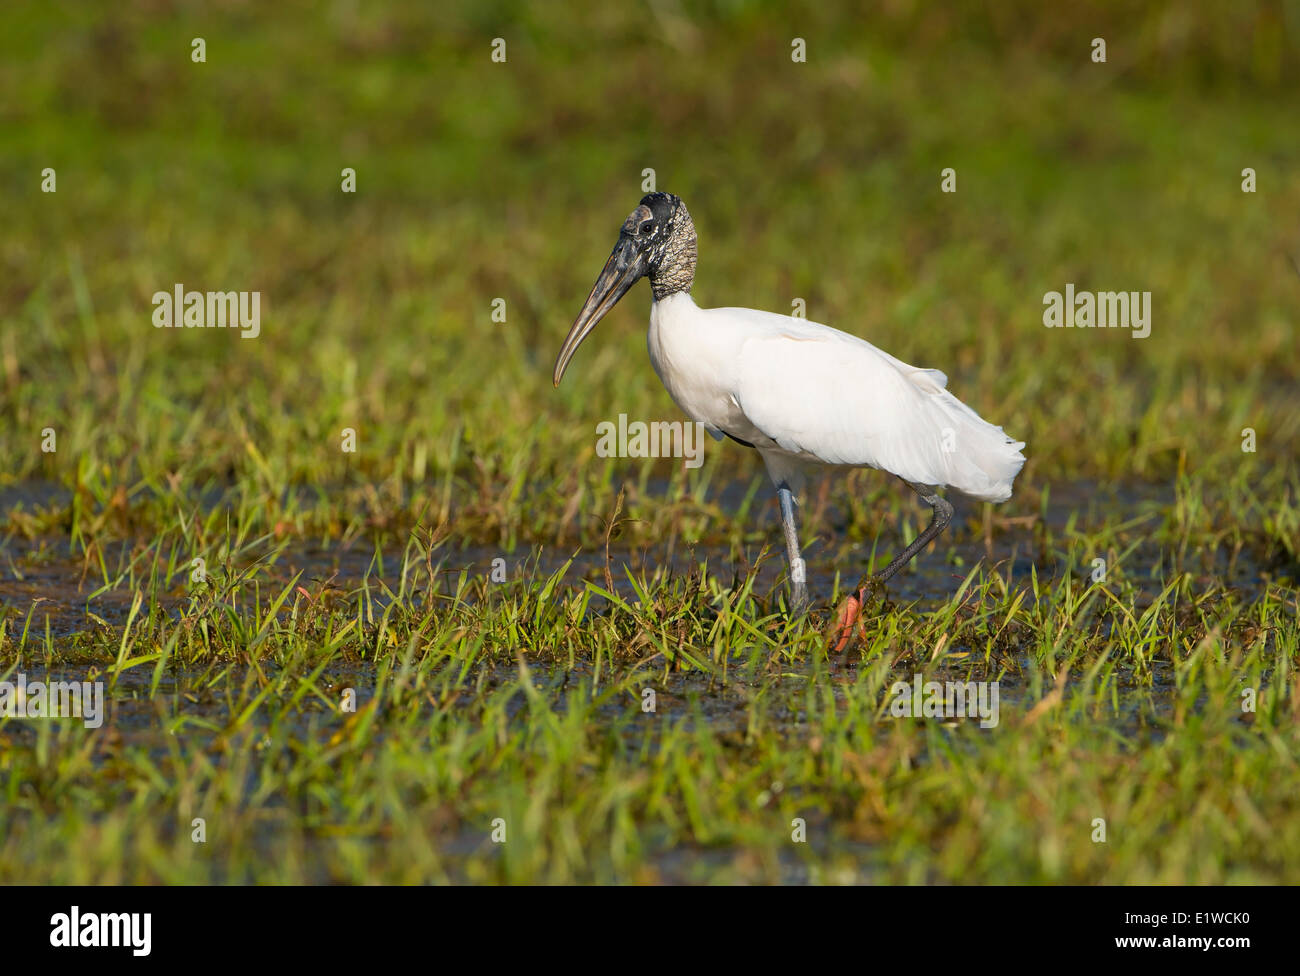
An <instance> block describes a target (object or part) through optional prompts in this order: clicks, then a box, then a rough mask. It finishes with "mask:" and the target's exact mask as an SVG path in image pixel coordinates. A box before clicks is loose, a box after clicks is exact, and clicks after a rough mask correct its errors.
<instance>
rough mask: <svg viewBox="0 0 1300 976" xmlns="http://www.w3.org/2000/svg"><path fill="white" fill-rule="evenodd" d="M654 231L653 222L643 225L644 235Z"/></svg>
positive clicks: (648, 221)
mask: <svg viewBox="0 0 1300 976" xmlns="http://www.w3.org/2000/svg"><path fill="white" fill-rule="evenodd" d="M654 229H655V225H654V221H653V220H647V221H646V222H645V223H644V224H642V225H641V233H642V234H648V233H650V232H651V231H652V230H654Z"/></svg>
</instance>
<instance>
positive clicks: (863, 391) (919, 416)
mask: <svg viewBox="0 0 1300 976" xmlns="http://www.w3.org/2000/svg"><path fill="white" fill-rule="evenodd" d="M647 346H648V348H649V352H650V362H651V363H652V364H653V365H654V368H655V372H656V373H658V374H659V379H660V380H662V381H663V384H664V387H665V388H666V389H667V390H668V393H669V394H670V395H671V396H672V398H673V400H674V401H675V402H676V403H677V405H678V406H679V407H681V409H682V410H683V412H685V413H686V415H687V416H689V417H690V418H691V419H692V420H698V421H700V422H701V423H703V424H704V425H705V428H706V429H707V430H709V431H710V433H712V434H713V435H714V436H715V437H718V438H721V437H722V436H723V435H724V434H730V435H731V436H732V437H735V438H738V439H740V440H743V441H748V442H749V443H750V444H753V445H754V447H755V448H757V449H758V451H759V452H760V453H761V454H762V455H763V460H764V461H765V462H766V463H767V466H768V469H769V471H770V472H771V473H772V477H773V480H774V481H776V482H777V483H780V481H781V480H782V478H787V479H788V478H790V477H792V476H793V477H795V478H798V477H799V474H800V473H802V468H803V466H804V464H807V463H813V464H833V465H847V466H852V467H871V468H879V469H880V470H882V471H888V472H891V473H892V474H896V475H898V477H900V478H902V479H903V480H904V481H907V482H910V483H912V484H919V485H934V486H940V487H951V488H956V489H957V490H958V491H960V492H962V493H963V494H966V495H970V496H971V497H972V498H978V499H981V500H983V501H990V502H1001V501H1006V500H1007V499H1008V498H1010V497H1011V483H1012V481H1013V480H1014V479H1015V476H1016V474H1017V473H1018V472H1019V471H1020V468H1021V466H1022V465H1023V464H1024V463H1025V458H1024V455H1023V454H1021V453H1020V449H1021V448H1023V447H1024V446H1025V445H1024V443H1023V442H1018V441H1013V440H1012V439H1011V438H1010V437H1008V436H1007V435H1006V434H1005V433H1003V431H1002V428H1001V427H994V426H993V425H992V424H990V423H988V422H987V421H985V420H984V419H982V418H981V417H980V416H979V414H977V413H976V412H975V411H974V410H972V409H971V408H970V407H968V406H966V404H964V403H962V402H961V401H960V400H958V399H957V398H956V397H955V396H953V395H952V394H951V393H949V392H948V390H947V389H945V387H946V386H947V382H948V378H947V377H946V376H945V375H944V374H943V373H941V372H939V370H937V369H920V368H917V367H915V366H909V365H908V364H907V363H905V362H903V361H902V360H900V359H896V358H895V357H893V356H891V355H889V353H887V352H884V351H883V350H881V349H877V348H876V347H875V346H873V345H872V344H871V343H869V342H867V341H866V340H865V339H859V338H858V337H857V336H853V335H849V334H848V333H846V332H841V331H839V330H838V329H832V328H831V327H829V326H826V325H821V324H820V323H817V322H809V321H807V320H805V319H799V318H794V317H792V316H786V315H776V314H774V313H772V312H762V311H758V310H756V309H752V308H710V309H705V308H700V307H699V306H698V305H696V304H695V302H694V301H693V300H692V299H691V296H690V293H689V292H677V293H675V294H671V295H668V296H667V297H665V298H664V299H662V300H661V301H657V302H655V303H654V304H653V305H652V306H651V309H650V331H649V333H648V334H647ZM791 487H796V486H795V485H792V486H791Z"/></svg>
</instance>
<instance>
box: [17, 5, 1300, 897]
mask: <svg viewBox="0 0 1300 976" xmlns="http://www.w3.org/2000/svg"><path fill="white" fill-rule="evenodd" d="M7 18H8V20H9V23H10V28H9V29H7V30H6V32H5V33H4V34H3V36H0V52H2V54H3V56H0V82H2V83H3V86H4V88H5V90H6V91H9V92H13V93H15V94H16V95H17V96H18V97H15V98H13V99H11V100H8V101H7V102H6V103H5V104H4V105H3V106H0V113H3V119H4V122H5V124H4V125H0V188H3V199H4V203H5V213H6V221H5V232H4V234H3V235H0V457H2V458H3V459H4V460H3V464H2V465H0V680H4V681H9V682H15V681H17V680H18V676H19V675H20V674H21V675H24V676H25V679H26V680H27V681H29V682H32V681H44V680H47V679H48V680H59V679H67V680H78V681H81V680H89V681H102V682H104V685H105V691H106V696H107V714H106V716H105V720H104V722H103V725H102V726H100V727H99V728H86V727H84V724H83V723H82V722H80V721H76V720H42V719H29V718H22V717H16V716H15V717H3V716H0V790H2V791H3V793H4V804H3V805H2V806H0V880H3V881H31V882H55V883H58V882H207V881H213V882H250V881H311V882H315V881H355V882H429V881H434V882H439V881H487V882H523V881H530V882H564V881H602V882H649V883H653V882H673V881H708V882H736V881H743V882H748V881H753V882H812V883H839V882H870V883H887V882H893V883H898V882H904V883H924V882H931V883H932V882H1003V883H1005V882H1075V883H1079V882H1083V883H1096V882H1107V883H1115V882H1245V881H1251V882H1292V883H1294V882H1295V881H1296V880H1298V877H1297V869H1296V865H1297V864H1300V822H1297V821H1296V819H1295V818H1294V817H1291V816H1290V815H1289V811H1290V809H1291V807H1292V806H1293V805H1294V800H1293V798H1294V797H1295V796H1296V795H1297V793H1298V792H1300V768H1298V767H1297V758H1298V757H1300V736H1298V733H1297V721H1298V720H1300V676H1298V674H1297V665H1300V624H1298V623H1297V621H1298V619H1300V604H1298V602H1297V601H1298V600H1300V596H1298V592H1297V587H1296V580H1297V577H1300V499H1297V490H1296V485H1297V475H1298V474H1300V409H1297V408H1298V407H1300V396H1297V389H1298V386H1297V382H1298V381H1300V375H1298V374H1300V357H1298V356H1296V355H1295V352H1294V350H1295V348H1296V339H1297V336H1296V309H1297V308H1298V307H1300V234H1298V232H1297V230H1296V225H1295V222H1294V220H1291V219H1288V217H1287V215H1289V214H1294V213H1296V212H1297V210H1300V158H1298V156H1300V152H1298V150H1297V145H1296V141H1295V138H1294V132H1295V125H1294V121H1293V120H1294V119H1295V118H1296V117H1297V109H1298V108H1300V105H1298V104H1297V100H1296V96H1295V94H1294V93H1295V91H1296V90H1297V81H1300V53H1298V50H1297V38H1298V37H1300V8H1298V7H1297V6H1296V4H1294V3H1288V2H1279V3H1258V4H1249V3H1247V4H1237V5H1230V6H1224V7H1221V6H1220V5H1214V4H1205V5H1203V6H1200V7H1198V6H1197V5H1192V6H1188V5H1185V4H1173V5H1168V6H1162V5H1155V6H1152V7H1150V8H1149V9H1147V10H1144V11H1140V12H1138V11H1129V10H1127V9H1126V8H1125V5H1121V4H1114V5H1111V4H1104V3H1095V4H1087V5H1084V6H1083V7H1080V8H1077V9H1075V8H1071V9H1068V10H1067V9H1060V10H1053V11H1051V13H1050V17H1049V16H1048V15H1047V14H1045V13H1044V12H1042V11H1040V10H1039V9H1038V8H1037V6H1036V5H1030V4H1020V3H1012V4H1010V5H1007V4H1001V5H997V10H995V11H992V12H986V11H981V10H976V9H975V8H974V5H972V6H971V9H969V10H967V9H964V8H959V9H958V11H956V12H937V11H934V10H932V9H930V8H929V6H928V5H921V4H911V3H895V4H889V5H886V7H885V8H884V9H883V10H882V11H880V12H878V13H876V14H874V15H872V17H871V18H868V19H865V20H864V19H862V16H861V14H860V13H858V12H856V8H855V9H854V10H852V11H851V10H850V9H849V8H848V7H847V6H845V7H837V6H836V5H829V6H828V5H819V6H817V7H815V8H810V9H808V10H806V11H803V12H800V13H798V14H792V13H790V12H789V11H786V10H784V9H782V8H780V7H778V6H776V5H768V4H762V3H744V2H731V3H691V2H686V3H682V4H660V3H647V4H644V5H633V6H631V7H613V8H611V7H609V6H608V5H601V4H594V3H593V4H590V5H586V6H583V5H579V7H578V8H575V10H574V13H573V14H572V16H569V17H556V16H552V15H547V14H544V12H543V10H542V8H532V7H528V6H524V5H520V6H519V7H516V6H515V5H511V4H471V3H466V4H463V5H451V6H450V7H448V8H447V9H442V10H438V11H436V12H435V11H433V10H431V9H430V10H425V9H424V7H423V6H422V5H415V4H412V5H410V6H409V7H403V8H398V9H382V8H379V7H375V8H371V7H369V6H367V5H357V6H352V5H348V4H330V5H325V6H323V7H321V8H319V9H318V8H317V6H316V5H307V4H296V3H287V4H280V5H276V6H275V7H273V8H272V7H261V6H259V7H257V8H256V9H254V8H252V7H245V6H243V5H238V4H235V5H230V6H228V7H222V8H220V9H219V10H217V11H216V12H206V13H205V12H202V11H200V10H199V9H197V8H189V7H186V6H182V5H172V4H167V3H162V4H145V3H142V4H136V5H126V6H124V7H120V8H119V7H117V6H113V7H104V8H103V9H102V10H97V11H92V10H89V9H87V10H83V11H79V12H77V13H76V14H65V13H56V12H54V11H52V10H51V9H49V8H48V7H47V5H44V4H37V3H27V2H20V3H18V4H17V5H16V6H15V7H14V9H13V10H12V11H11V12H10V13H8V14H7ZM1097 36H1103V37H1104V38H1105V39H1106V41H1107V45H1108V58H1107V61H1106V63H1104V64H1099V63H1094V62H1093V61H1092V60H1091V57H1090V55H1091V52H1092V48H1091V46H1090V43H1091V41H1092V39H1093V38H1094V37H1097ZM199 37H201V38H203V39H205V41H206V55H207V60H206V62H204V63H195V62H193V61H192V60H191V41H192V39H193V38H199ZM498 37H499V38H504V39H505V40H506V43H507V52H508V54H507V60H506V61H505V62H504V63H499V62H493V61H492V59H491V54H492V42H493V39H494V38H498ZM794 37H802V38H804V39H805V40H806V42H807V50H808V57H807V61H806V62H805V63H796V62H792V61H791V57H790V54H791V39H792V38H794ZM87 77H93V78H94V79H95V83H93V84H87V83H85V79H86V78H87ZM345 167H351V168H354V169H355V171H356V187H357V192H355V193H344V192H341V187H340V183H341V180H342V176H341V171H342V170H343V169H344V168H345ZM647 167H649V168H653V169H654V170H655V175H656V180H657V183H658V188H659V189H666V190H670V191H671V192H674V193H677V194H680V195H681V196H682V197H683V198H684V199H685V200H686V201H688V203H689V206H690V208H691V212H692V214H693V216H694V219H695V222H696V226H697V229H698V231H699V234H700V258H701V264H700V272H699V276H698V278H697V285H696V288H695V297H696V299H697V300H698V301H699V302H700V304H702V305H706V306H707V305H731V304H735V305H748V306H754V307H759V308H767V309H771V310H776V311H785V310H789V309H791V308H792V303H793V302H794V300H795V299H802V300H803V301H804V302H805V303H806V307H807V315H808V317H809V318H812V319H814V320H817V321H822V322H827V323H829V324H832V325H835V326H837V327H839V328H843V329H846V330H848V331H851V332H855V333H857V334H859V335H862V336H864V337H866V338H868V339H870V340H871V341H873V342H875V343H876V344H878V345H880V346H882V347H884V348H886V349H888V350H889V351H890V352H891V353H893V354H895V355H897V356H899V357H900V358H902V359H904V360H907V361H909V362H915V363H917V364H918V365H922V366H933V367H937V368H941V369H943V370H944V371H945V372H946V373H947V374H948V375H949V377H950V386H951V388H952V389H953V390H954V391H955V392H956V393H957V394H958V395H959V396H960V397H962V399H964V400H965V401H967V402H968V403H970V404H971V405H972V406H973V407H975V408H976V409H977V410H978V411H980V413H982V414H983V415H984V416H986V417H988V418H989V419H991V420H993V421H994V422H995V423H998V424H1000V425H1003V426H1004V427H1005V428H1006V429H1007V431H1008V432H1011V433H1014V434H1015V435H1016V436H1017V437H1019V438H1023V439H1024V440H1025V441H1026V442H1027V445H1028V446H1027V447H1026V449H1025V453H1026V455H1027V457H1028V458H1029V461H1028V463H1027V465H1026V467H1025V469H1024V471H1023V472H1022V474H1021V476H1020V478H1019V480H1018V481H1017V485H1016V493H1015V496H1014V498H1013V499H1012V500H1011V501H1010V502H1008V503H1006V504H1004V505H1000V506H988V505H984V504H982V503H981V504H976V503H972V502H969V501H965V500H962V499H955V502H956V504H957V506H958V507H957V518H956V519H955V520H954V523H953V525H952V527H951V530H950V531H949V533H947V534H945V535H944V536H943V537H941V539H940V540H939V542H938V544H937V545H935V546H934V547H932V548H931V549H930V550H929V551H928V552H926V553H925V554H923V555H922V557H921V558H919V559H918V560H917V561H916V562H915V563H914V564H913V565H912V566H911V567H909V569H908V570H906V571H905V572H904V573H902V574H900V575H899V576H898V577H897V578H896V579H895V580H894V581H891V584H890V586H889V588H888V590H887V592H886V593H885V594H883V595H882V596H880V597H878V598H877V599H876V600H875V601H874V602H872V603H871V604H870V605H869V606H868V608H867V612H866V613H865V614H864V618H863V621H862V628H861V632H860V633H859V635H858V636H857V638H856V639H855V640H854V642H853V643H852V644H851V645H850V647H849V648H848V649H847V650H846V651H845V652H843V653H828V650H827V631H828V627H829V623H830V619H831V617H832V612H833V609H834V607H835V605H836V602H837V601H838V599H839V598H840V597H842V596H843V595H844V594H845V593H846V592H848V591H849V590H850V588H852V587H853V586H854V585H855V584H857V583H858V581H859V579H860V577H862V576H863V575H864V574H866V573H868V572H869V571H870V570H871V568H872V567H873V566H877V567H878V566H879V565H881V564H883V563H884V562H885V561H886V560H887V559H888V557H889V555H890V554H891V553H893V552H894V551H896V550H897V549H898V548H899V547H900V546H902V545H905V544H906V542H907V541H908V540H909V539H911V538H914V537H915V535H916V533H917V532H918V531H919V530H920V529H921V528H922V527H923V526H924V524H925V521H926V519H927V518H928V513H927V511H926V510H924V508H923V506H920V505H919V504H918V503H917V502H915V501H914V500H913V499H912V497H911V493H910V492H907V491H906V490H900V489H899V488H898V486H897V484H896V483H895V482H893V481H892V479H890V478H888V477H886V476H884V475H881V474H878V473H875V472H852V473H839V474H836V475H834V476H832V477H830V478H827V479H825V480H824V481H823V482H820V483H815V484H814V485H813V487H812V489H811V490H810V492H809V494H808V497H807V498H806V499H805V500H804V504H803V518H804V528H803V534H804V539H805V543H806V552H805V556H806V557H807V559H808V561H809V582H810V585H811V588H812V590H813V592H814V594H815V595H816V596H817V598H818V603H817V605H816V606H815V608H814V609H813V611H812V613H811V614H809V615H808V616H807V617H797V618H796V617H792V616H791V615H790V614H789V613H787V610H786V604H785V601H786V594H787V589H786V580H785V569H784V563H783V560H782V558H781V550H780V544H779V532H778V529H777V521H776V511H775V503H774V499H773V497H772V493H771V489H770V486H769V485H768V483H767V481H766V478H765V476H764V474H763V472H762V469H761V464H759V462H758V459H757V458H756V457H755V456H754V455H753V452H750V451H747V450H745V449H743V448H741V447H740V446H738V445H736V444H732V443H729V442H728V443H723V444H714V443H713V442H712V441H709V442H708V445H707V447H706V448H705V462H704V464H703V466H702V467H700V468H698V469H689V468H687V467H686V466H684V465H683V464H682V463H681V462H680V461H676V462H674V461H672V460H655V461H650V460H641V459H635V458H604V457H600V456H598V455H597V453H596V450H595V445H596V442H597V433H596V425H597V424H598V423H600V422H601V421H607V420H612V419H614V418H617V416H618V415H619V414H620V413H626V414H628V415H629V416H630V417H634V418H642V419H645V420H652V419H662V420H676V419H680V414H679V412H678V411H677V409H676V408H675V407H674V406H673V404H672V403H671V401H670V400H669V399H668V396H667V394H666V393H665V392H664V391H663V389H662V387H661V386H660V384H659V381H658V379H657V378H656V377H655V375H654V373H653V371H652V370H651V368H650V366H649V364H648V362H647V360H646V355H645V348H644V335H643V333H644V328H645V314H644V313H645V307H646V306H647V305H648V300H649V299H648V289H645V287H644V286H638V290H636V291H634V292H633V293H632V294H631V295H629V297H628V298H627V299H625V300H624V303H623V304H622V305H621V306H620V307H619V308H618V309H617V310H616V311H615V312H613V313H612V314H611V315H610V316H609V318H608V319H607V320H606V321H605V322H604V323H603V324H602V326H601V327H600V330H599V333H598V335H596V336H595V337H593V339H591V340H589V342H588V344H587V345H586V346H584V348H583V350H582V352H581V353H580V355H579V357H578V358H577V360H575V362H574V365H573V366H572V367H571V369H570V373H569V377H568V378H567V379H566V382H565V385H564V386H563V387H562V388H561V389H559V390H554V389H552V386H551V381H550V366H551V362H552V360H553V357H554V354H555V352H556V350H557V348H558V343H559V341H560V340H561V338H562V337H563V335H564V333H565V331H566V330H567V327H568V325H569V324H570V323H571V321H572V317H573V315H574V314H575V313H576V311H577V309H578V307H579V306H580V304H581V302H582V299H583V297H584V296H585V295H586V293H587V289H588V288H589V287H590V284H591V280H592V278H593V277H594V275H595V273H596V271H597V270H598V269H599V267H600V264H601V262H602V261H603V260H604V258H605V256H606V255H607V254H608V249H609V246H610V244H611V243H612V240H613V237H614V234H615V233H616V230H617V225H618V222H619V221H620V220H621V219H622V217H623V216H624V215H625V214H626V212H627V210H628V209H630V207H631V206H632V205H633V204H634V203H635V201H636V199H637V198H638V197H639V196H640V193H641V181H642V179H643V175H642V171H643V170H644V169H645V168H647ZM945 167H952V168H954V170H955V172H956V180H957V192H956V193H952V194H944V193H942V192H940V181H941V176H940V173H941V170H943V169H944V168H945ZM46 168H53V169H54V170H55V171H56V174H57V191H56V192H54V193H43V192H41V185H42V171H43V170H44V169H46ZM1245 168H1251V169H1253V170H1254V171H1255V176H1256V179H1257V183H1258V186H1257V189H1256V191H1255V192H1253V193H1244V192H1243V191H1242V182H1243V178H1244V177H1243V174H1242V170H1243V169H1245ZM178 283H180V284H183V285H184V286H185V287H187V288H190V289H197V290H205V291H206V290H210V289H211V290H222V291H226V290H235V291H260V292H261V294H262V322H261V330H260V334H259V335H258V336H257V337H256V338H255V339H248V340H245V339H242V338H241V337H240V334H239V332H238V331H235V330H224V329H157V328H155V327H154V326H153V324H152V321H151V316H152V313H153V306H152V305H151V296H152V295H153V294H154V293H155V292H157V291H170V290H171V289H172V288H173V287H174V286H175V285H176V284H178ZM1067 283H1073V284H1074V285H1075V286H1076V287H1077V288H1079V289H1090V290H1095V291H1106V290H1139V291H1150V292H1151V294H1152V309H1153V320H1152V329H1151V334H1150V335H1149V336H1148V337H1146V338H1144V339H1135V338H1132V337H1131V336H1130V335H1129V334H1128V333H1127V332H1126V331H1125V330H1120V329H1107V330H1095V329H1084V330H1077V329H1075V330H1065V329H1047V328H1044V326H1043V320H1042V315H1043V310H1044V304H1043V296H1044V295H1045V294H1046V293H1048V292H1051V291H1060V290H1063V289H1064V288H1065V286H1066V285H1067ZM497 299H502V300H504V309H505V320H504V321H496V320H494V317H493V312H494V302H495V300H497ZM498 317H499V316H498ZM345 429H346V430H351V431H353V432H354V433H355V444H356V450H355V451H348V450H345V449H344V448H345V446H346V445H347V443H348V440H347V435H346V433H345ZM51 447H52V448H53V449H50V448H51ZM917 674H919V675H921V677H922V681H940V682H943V681H963V682H964V681H977V682H981V681H997V682H998V687H999V689H1000V715H999V720H998V722H997V724H996V725H994V726H992V727H981V723H980V722H979V720H978V719H976V718H971V717H964V718H952V717H939V716H932V717H925V716H922V717H918V718H900V717H898V716H896V715H894V714H892V712H891V689H892V687H893V686H894V684H895V683H896V682H905V683H910V682H912V681H913V677H914V675H917ZM197 820H201V822H202V824H201V827H200V826H196V821H197ZM1099 822H1101V823H1100V826H1099ZM199 830H201V831H202V840H201V842H200V841H196V831H199ZM1099 831H1100V833H1099ZM494 835H495V837H494ZM1103 837H1104V839H1102V838H1103ZM503 838H504V842H503V843H501V842H498V841H500V840H501V839H503Z"/></svg>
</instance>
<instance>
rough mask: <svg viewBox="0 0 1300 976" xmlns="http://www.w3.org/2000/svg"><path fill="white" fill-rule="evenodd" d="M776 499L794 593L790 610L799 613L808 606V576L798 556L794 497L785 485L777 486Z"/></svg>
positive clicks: (800, 557) (797, 532) (797, 531)
mask: <svg viewBox="0 0 1300 976" xmlns="http://www.w3.org/2000/svg"><path fill="white" fill-rule="evenodd" d="M776 497H777V498H778V499H779V500H780V502H781V528H782V529H783V530H784V531H785V557H786V560H787V561H788V562H789V564H790V587H791V589H792V590H793V591H794V593H793V596H792V598H791V606H790V609H791V610H794V611H795V612H799V611H801V610H803V609H804V607H806V606H807V605H808V574H807V571H806V570H805V568H804V564H803V557H802V556H800V555H799V530H798V527H797V526H796V525H795V519H794V495H793V494H792V493H791V491H790V489H789V488H788V487H787V486H786V485H778V486H777V489H776Z"/></svg>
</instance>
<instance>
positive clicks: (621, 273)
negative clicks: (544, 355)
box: [552, 240, 645, 386]
mask: <svg viewBox="0 0 1300 976" xmlns="http://www.w3.org/2000/svg"><path fill="white" fill-rule="evenodd" d="M643 274H645V257H644V256H643V255H642V254H641V252H640V251H638V250H637V248H636V245H635V244H633V243H632V241H630V240H620V241H619V242H618V243H617V244H615V245H614V250H613V251H612V252H611V253H610V255H609V260H608V261H606V262H605V267H604V268H602V269H601V272H600V277H598V278H597V279H596V283H595V284H594V285H592V286H591V294H590V295H588V296H587V301H586V302H585V303H584V304H583V306H582V311H581V312H579V313H578V318H577V319H576V320H575V321H574V323H573V328H571V329H570V330H569V334H568V335H567V336H565V337H564V345H563V346H561V347H560V354H559V355H558V356H556V357H555V373H554V375H553V376H552V380H553V381H554V383H555V385H556V386H559V385H560V380H561V379H562V378H563V377H564V371H565V370H566V369H567V368H568V366H569V360H570V359H572V358H573V354H574V353H575V352H577V351H578V347H579V346H580V345H582V340H583V339H585V338H587V336H588V335H589V334H590V333H591V330H592V329H594V328H595V327H596V323H597V322H599V321H600V320H601V319H603V318H604V317H605V314H606V313H607V312H608V311H609V310H610V309H611V308H613V307H614V306H615V305H617V304H618V300H619V299H620V298H622V297H623V296H624V295H625V294H627V290H628V289H629V288H631V287H632V286H633V285H635V284H636V283H637V279H638V278H640V277H641V276H642V275H643Z"/></svg>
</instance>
